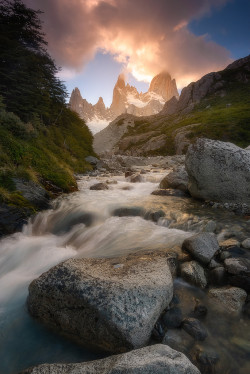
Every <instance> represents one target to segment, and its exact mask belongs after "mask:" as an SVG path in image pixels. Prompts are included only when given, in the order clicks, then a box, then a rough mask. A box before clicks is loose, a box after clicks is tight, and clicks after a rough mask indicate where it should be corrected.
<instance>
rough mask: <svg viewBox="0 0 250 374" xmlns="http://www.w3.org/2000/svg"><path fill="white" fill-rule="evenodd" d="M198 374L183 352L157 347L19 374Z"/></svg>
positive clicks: (45, 365) (48, 365)
mask: <svg viewBox="0 0 250 374" xmlns="http://www.w3.org/2000/svg"><path fill="white" fill-rule="evenodd" d="M97 373H98V374H118V373H119V374H152V373H153V374H199V373H200V371H199V370H198V369H197V368H196V367H195V366H194V365H193V364H192V363H191V362H190V361H189V359H188V358H187V357H186V356H185V355H184V354H183V353H180V352H177V351H175V350H173V349H172V348H170V347H168V346H167V345H163V344H157V345H153V346H149V347H145V348H142V349H137V350H134V351H132V352H128V353H123V354H120V355H116V356H111V357H108V358H104V359H102V360H96V361H91V362H82V363H77V364H44V365H40V366H36V367H33V368H30V369H27V370H24V371H22V373H20V374H97Z"/></svg>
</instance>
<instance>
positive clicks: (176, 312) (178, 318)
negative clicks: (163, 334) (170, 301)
mask: <svg viewBox="0 0 250 374" xmlns="http://www.w3.org/2000/svg"><path fill="white" fill-rule="evenodd" d="M182 319H183V316H182V311H181V308H179V307H178V306H174V307H173V308H170V309H169V310H167V311H166V312H165V313H164V314H163V316H162V321H163V323H164V325H165V326H166V327H168V328H169V329H173V328H176V327H180V325H181V323H182Z"/></svg>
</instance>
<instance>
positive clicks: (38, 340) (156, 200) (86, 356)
mask: <svg viewBox="0 0 250 374" xmlns="http://www.w3.org/2000/svg"><path fill="white" fill-rule="evenodd" d="M147 169H148V170H149V168H147ZM165 174H166V171H163V170H161V169H158V168H157V167H151V170H150V171H149V172H148V173H147V174H143V179H144V180H143V182H142V183H130V182H129V181H128V180H126V179H125V177H124V176H123V175H116V176H103V177H90V176H88V175H86V176H80V177H79V178H78V185H79V191H78V192H75V193H72V194H70V195H66V196H62V197H60V198H58V199H57V200H56V201H54V206H53V208H52V209H50V210H47V211H44V212H40V213H39V214H37V215H36V216H35V217H34V218H32V219H31V220H30V221H29V223H28V224H27V225H26V226H25V227H24V228H23V231H22V232H20V233H16V234H14V235H11V236H8V237H6V238H4V239H2V240H1V241H0V290H1V292H0V373H4V374H16V373H18V371H20V370H21V369H24V368H27V367H29V366H32V365H37V364H39V363H44V362H47V363H50V362H51V363H52V362H80V361H84V360H90V359H95V358H97V357H102V354H98V355H97V354H96V353H93V352H90V351H88V350H86V349H85V348H82V347H80V346H78V345H76V344H74V343H71V342H69V341H67V340H65V339H64V338H62V337H60V336H58V335H57V334H55V333H53V332H51V331H49V330H47V329H46V328H45V327H43V326H42V325H40V324H39V323H37V322H36V321H34V320H33V319H32V318H31V317H30V316H29V314H28V312H27V308H26V298H27V295H28V285H29V283H30V282H31V281H32V280H33V279H35V278H36V277H38V276H39V275H40V274H41V273H43V272H44V271H46V270H48V269H50V268H51V267H52V266H54V265H56V264H58V263H59V262H61V261H63V260H66V259H68V258H70V257H110V256H114V255H115V256H119V255H124V254H126V253H130V252H134V251H139V250H147V249H149V250H152V249H161V248H164V249H166V248H169V250H170V251H171V250H174V248H176V247H178V246H180V245H181V243H182V242H183V240H184V239H185V238H187V237H188V236H190V235H192V234H193V233H195V232H199V231H204V230H207V231H209V228H210V227H213V230H214V231H215V232H216V234H217V235H218V238H219V239H221V240H222V239H223V238H227V237H229V236H230V235H231V234H232V232H233V233H235V235H236V237H237V236H238V239H240V240H243V239H244V238H246V237H250V228H249V222H247V221H245V220H244V219H243V218H241V217H236V216H235V215H234V214H233V213H230V212H225V211H221V210H216V211H215V210H213V209H211V208H209V207H205V206H202V203H201V202H197V201H194V200H193V199H191V198H187V197H175V196H155V195H151V192H152V191H154V190H156V189H157V186H158V184H159V181H160V180H161V179H162V177H163V176H164V175H165ZM107 179H108V180H109V182H110V183H109V190H104V191H94V190H90V189H89V187H90V186H91V185H93V184H95V183H97V182H100V181H106V180H107ZM123 207H126V208H128V207H133V208H143V209H144V211H145V212H149V211H157V210H162V211H164V212H165V217H162V218H160V219H159V221H158V222H157V223H155V222H152V221H151V220H147V219H144V217H141V216H123V217H119V216H116V215H114V211H115V210H116V209H117V208H123ZM135 210H136V209H135ZM230 233H231V234H230ZM192 289H194V288H192ZM195 292H196V291H195ZM197 292H200V291H197ZM244 323H245V322H244ZM241 330H243V335H244V330H245V327H244V328H243V329H240V331H241ZM241 338H242V339H243V340H244V339H245V338H246V337H244V336H243V337H242V336H241ZM243 351H244V350H243ZM243 353H244V352H243ZM243 353H242V355H243V356H244V354H243ZM244 360H245V356H244V357H243V362H244ZM242 373H243V374H246V373H247V371H245V372H244V371H243V372H242Z"/></svg>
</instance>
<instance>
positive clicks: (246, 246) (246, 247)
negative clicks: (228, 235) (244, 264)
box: [241, 238, 250, 249]
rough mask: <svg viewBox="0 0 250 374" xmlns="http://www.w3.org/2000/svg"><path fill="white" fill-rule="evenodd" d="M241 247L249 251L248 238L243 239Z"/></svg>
mask: <svg viewBox="0 0 250 374" xmlns="http://www.w3.org/2000/svg"><path fill="white" fill-rule="evenodd" d="M241 246H242V247H243V248H245V249H250V238H247V239H245V240H244V241H243V242H242V243H241Z"/></svg>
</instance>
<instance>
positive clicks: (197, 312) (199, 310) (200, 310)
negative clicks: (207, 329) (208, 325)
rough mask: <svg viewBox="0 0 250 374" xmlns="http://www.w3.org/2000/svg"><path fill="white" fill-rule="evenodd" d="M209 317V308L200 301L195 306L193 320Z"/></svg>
mask: <svg viewBox="0 0 250 374" xmlns="http://www.w3.org/2000/svg"><path fill="white" fill-rule="evenodd" d="M206 315H207V307H206V306H205V305H203V304H200V303H199V301H198V302H197V304H196V305H195V308H194V310H193V313H192V317H193V318H203V317H205V316H206Z"/></svg>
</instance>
